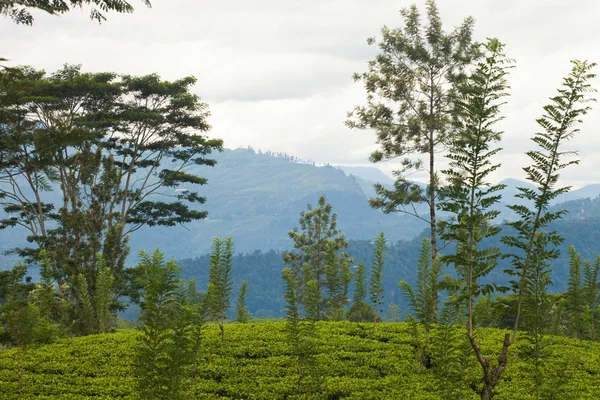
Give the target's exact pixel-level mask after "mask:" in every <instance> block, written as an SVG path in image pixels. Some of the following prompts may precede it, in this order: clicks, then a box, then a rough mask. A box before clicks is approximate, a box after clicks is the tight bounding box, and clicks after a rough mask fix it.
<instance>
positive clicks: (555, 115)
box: [502, 61, 595, 339]
mask: <svg viewBox="0 0 600 400" xmlns="http://www.w3.org/2000/svg"><path fill="white" fill-rule="evenodd" d="M572 64H573V67H572V69H571V73H570V74H569V75H568V76H567V77H566V78H564V80H563V87H562V88H560V89H559V90H558V95H556V96H554V97H552V98H551V99H550V104H548V105H546V106H544V114H543V115H542V117H541V118H539V119H538V120H537V123H538V125H540V127H541V128H542V129H543V130H544V131H543V132H536V133H535V135H534V137H533V138H532V141H533V142H534V143H535V144H536V145H537V146H538V150H530V151H528V152H527V153H526V154H527V155H528V156H529V158H530V159H531V161H532V164H531V165H529V166H527V167H525V168H524V169H523V170H524V171H525V173H526V174H527V180H528V181H530V182H532V183H533V184H535V185H536V186H537V188H536V189H528V188H519V193H518V194H517V196H516V197H518V198H520V199H526V200H528V201H530V202H532V203H533V207H532V208H530V207H528V206H526V205H523V204H516V205H512V206H509V208H510V209H511V210H513V211H514V212H515V213H516V214H517V215H518V216H519V220H518V221H515V222H511V223H509V224H508V225H509V226H511V227H513V228H514V229H515V230H516V232H517V233H516V235H513V236H505V237H503V238H502V242H503V243H504V244H506V245H507V246H509V247H512V248H513V249H514V250H515V252H514V253H513V254H511V256H510V257H511V259H512V264H513V269H512V270H507V271H506V272H507V273H509V274H511V275H512V276H515V277H516V278H517V279H516V280H514V281H512V282H511V283H512V288H513V291H514V292H515V293H517V294H518V296H519V300H518V304H517V312H516V319H515V325H514V330H513V339H514V338H515V337H516V331H517V329H518V327H519V322H520V316H521V304H522V302H523V299H524V296H525V293H526V292H527V291H528V289H527V285H528V279H527V278H528V275H529V269H530V267H531V262H532V254H533V252H534V249H536V248H537V252H538V255H537V256H536V257H535V258H536V260H535V261H536V262H546V261H549V260H553V259H556V258H557V257H558V250H557V249H556V246H558V245H559V244H560V243H561V242H562V241H563V238H562V237H561V236H560V235H559V234H558V233H557V232H556V231H549V232H544V235H543V240H544V242H545V243H544V244H543V245H541V244H540V243H538V241H539V240H541V239H540V237H539V236H538V235H537V233H538V232H541V231H543V230H544V229H545V228H546V227H547V226H548V224H549V223H551V222H552V221H556V220H558V219H560V218H561V217H562V216H563V215H564V213H565V211H564V210H553V211H549V210H548V206H549V204H550V201H551V200H553V199H556V198H557V197H558V196H559V195H561V194H563V193H566V192H568V191H569V189H570V188H569V187H560V188H557V187H556V185H557V182H558V178H559V172H561V171H563V170H564V169H565V168H566V167H568V166H570V165H573V164H576V163H578V161H577V160H570V161H565V160H564V158H565V157H568V156H569V155H571V154H572V152H569V151H563V150H562V146H563V145H564V142H565V141H568V140H569V139H571V138H573V137H574V135H575V134H576V133H577V132H578V131H579V129H578V128H575V126H576V124H578V123H580V122H581V117H582V116H583V115H585V114H587V113H588V112H589V111H590V109H591V108H590V107H589V106H587V105H586V103H588V102H589V101H590V99H589V98H588V94H589V93H590V92H594V91H595V90H594V89H593V88H592V87H591V85H590V84H589V83H588V81H589V80H590V79H592V78H594V77H595V75H594V74H593V73H591V72H590V71H591V69H592V68H594V67H595V64H594V63H589V62H587V61H573V62H572ZM548 246H552V247H550V248H548Z"/></svg>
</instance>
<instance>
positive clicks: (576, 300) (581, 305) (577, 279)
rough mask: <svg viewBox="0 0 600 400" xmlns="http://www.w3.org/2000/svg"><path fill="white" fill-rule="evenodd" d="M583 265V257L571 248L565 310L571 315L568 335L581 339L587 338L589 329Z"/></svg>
mask: <svg viewBox="0 0 600 400" xmlns="http://www.w3.org/2000/svg"><path fill="white" fill-rule="evenodd" d="M588 262H589V261H588ZM581 263H582V260H581V255H580V254H579V253H577V251H575V248H574V247H573V246H569V286H568V289H567V292H566V293H565V300H566V301H565V308H566V311H567V313H568V315H569V321H568V328H567V335H569V336H573V337H576V338H579V339H583V338H584V337H585V336H586V333H587V332H586V331H587V328H588V327H587V321H586V315H585V314H586V308H585V295H584V290H585V289H584V286H583V284H582V281H581V272H582V271H581Z"/></svg>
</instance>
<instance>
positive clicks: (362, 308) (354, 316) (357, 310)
mask: <svg viewBox="0 0 600 400" xmlns="http://www.w3.org/2000/svg"><path fill="white" fill-rule="evenodd" d="M346 319H347V320H348V321H352V322H371V321H381V317H379V314H377V313H376V312H375V311H373V307H371V305H370V304H368V303H365V302H364V301H359V302H358V303H352V305H351V306H350V308H349V309H348V311H347V312H346Z"/></svg>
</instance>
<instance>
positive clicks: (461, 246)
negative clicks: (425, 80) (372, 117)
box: [440, 39, 511, 399]
mask: <svg viewBox="0 0 600 400" xmlns="http://www.w3.org/2000/svg"><path fill="white" fill-rule="evenodd" d="M482 51H483V56H482V57H481V59H480V60H479V61H478V63H477V65H476V66H475V69H474V71H473V72H472V74H471V75H470V76H469V77H468V78H467V79H465V80H464V81H463V82H461V83H460V84H459V86H458V93H459V95H458V96H457V98H456V100H455V106H456V117H457V118H456V120H455V123H456V127H457V135H456V136H455V137H454V138H453V140H452V141H451V143H450V148H449V151H448V154H447V157H448V159H449V161H450V163H449V168H448V169H446V170H444V171H443V173H444V174H445V175H446V177H447V179H448V183H449V186H448V189H447V193H446V198H445V199H444V201H443V202H441V203H440V209H441V210H443V211H445V212H447V213H449V214H450V218H449V219H448V220H446V221H443V222H441V223H440V232H441V234H440V237H441V238H442V239H444V240H447V241H453V242H454V243H455V244H456V252H455V253H454V254H450V255H444V256H443V258H442V260H443V261H444V262H445V263H447V264H453V265H454V269H455V271H456V275H457V277H458V278H459V281H460V289H459V296H458V297H459V299H464V300H463V301H464V302H465V303H466V304H465V305H466V309H467V336H468V339H469V342H470V344H471V347H472V349H473V352H474V353H475V356H476V357H477V360H478V361H479V364H480V365H481V368H482V370H483V375H484V377H483V382H484V384H483V388H482V390H481V398H482V399H489V398H491V396H492V390H493V388H494V387H495V386H496V384H497V383H498V380H499V376H500V375H501V373H502V371H503V369H504V368H505V365H504V364H505V360H504V358H506V354H502V355H501V359H500V360H499V362H498V366H497V367H496V366H492V365H491V364H490V362H489V360H488V359H487V358H485V356H484V352H483V351H482V350H481V348H480V345H479V343H478V341H477V338H476V336H475V329H474V328H475V326H474V303H475V301H476V299H477V298H478V297H480V296H486V295H488V294H490V293H491V292H493V291H494V290H495V289H496V286H495V285H494V284H482V283H481V279H482V278H483V277H485V276H486V275H487V274H489V273H490V272H491V271H492V270H493V269H494V268H495V267H496V265H497V263H498V259H499V258H500V256H501V253H500V250H499V249H498V248H494V247H487V248H483V247H482V241H483V240H484V239H486V238H490V237H493V236H495V235H497V234H498V233H500V231H501V228H500V227H499V226H496V225H494V219H495V218H496V217H497V216H498V215H499V214H500V211H498V210H493V209H491V207H492V206H493V205H494V204H496V203H497V202H498V201H499V200H500V198H501V196H500V195H499V194H498V192H499V191H500V190H502V189H503V188H504V187H505V186H504V185H491V184H490V183H489V179H490V174H491V173H493V172H494V171H495V170H496V169H498V168H499V167H500V164H494V163H493V157H494V156H495V155H496V154H497V153H498V152H499V151H500V150H501V149H500V148H498V147H494V145H495V144H496V143H497V142H499V141H500V138H501V135H502V133H501V132H499V131H497V130H495V129H494V128H495V127H494V124H495V123H496V122H498V121H499V120H501V119H502V117H500V116H499V112H500V106H501V105H502V104H503V102H502V99H503V97H505V96H507V95H508V94H507V89H508V84H507V82H506V75H507V74H508V70H509V68H511V65H510V64H511V60H509V59H507V58H506V57H505V55H504V46H503V45H502V43H500V42H499V41H498V40H497V39H488V41H487V42H486V43H485V44H484V45H482Z"/></svg>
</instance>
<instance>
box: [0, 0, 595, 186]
mask: <svg viewBox="0 0 600 400" xmlns="http://www.w3.org/2000/svg"><path fill="white" fill-rule="evenodd" d="M152 3H153V7H152V8H146V7H145V6H144V5H143V4H142V2H141V1H138V2H136V1H135V0H132V4H133V5H134V6H135V7H136V10H135V12H134V13H133V14H125V15H123V14H116V13H109V14H107V17H108V21H106V22H104V23H103V24H98V23H97V22H93V21H90V20H89V18H88V11H87V10H76V11H74V12H71V13H68V14H65V15H62V16H51V15H47V14H45V13H43V12H33V14H34V17H35V22H34V25H33V26H24V25H15V24H14V23H13V22H12V21H11V20H9V19H7V18H3V17H0V56H1V57H4V58H7V59H9V60H10V62H9V65H23V64H25V65H32V66H34V67H36V68H39V69H45V70H46V71H48V72H53V71H55V70H57V69H59V68H60V67H61V66H62V65H63V64H65V63H69V64H82V65H83V69H84V70H85V71H89V72H100V71H114V72H118V73H123V74H134V75H142V74H148V73H155V72H156V73H158V74H159V75H160V76H161V77H162V78H164V79H169V80H173V79H177V78H181V77H183V76H188V75H193V76H195V77H196V78H197V79H198V82H197V84H196V85H195V86H194V88H193V91H194V92H195V93H196V94H198V95H199V96H200V97H201V98H202V100H203V101H205V102H207V103H208V104H209V108H210V110H211V116H210V117H209V123H210V124H211V125H212V130H211V131H210V132H209V133H208V135H209V136H211V137H217V138H222V139H224V141H225V147H227V148H237V147H240V146H243V147H246V146H252V147H253V148H255V149H262V150H271V151H276V152H286V153H288V154H291V155H294V156H296V157H300V158H303V159H311V160H313V161H315V162H317V163H330V164H334V165H354V166H376V167H378V168H380V169H381V170H382V171H384V172H385V173H387V174H390V173H391V171H393V170H395V169H398V162H397V161H394V160H392V161H387V162H384V163H379V164H371V163H370V162H369V161H368V157H369V154H370V153H371V152H372V151H374V150H376V149H377V147H378V146H377V144H376V143H375V134H374V133H373V132H372V131H361V130H350V129H349V128H347V127H346V126H345V125H344V121H345V120H346V114H347V112H348V111H350V110H352V109H353V108H354V107H355V106H357V105H363V104H365V102H366V100H365V99H366V96H365V90H364V88H363V86H362V84H361V83H360V82H354V81H353V79H352V74H353V73H355V72H364V71H366V69H367V62H368V61H369V60H371V59H373V58H374V57H375V56H376V54H377V48H376V46H369V45H367V43H366V39H367V38H369V37H375V38H378V37H380V35H379V33H380V30H381V28H382V26H384V25H386V26H388V27H390V28H394V27H400V26H402V18H401V16H400V13H399V10H400V9H401V8H404V7H407V6H409V5H410V4H412V3H413V1H405V0H397V1H390V0H343V1H342V0H318V1H317V0H304V1H299V0H286V1H281V0H278V1H275V0H254V1H247V0H245V1H242V0H229V1H214V0H213V1H207V0H152ZM416 4H417V5H418V6H419V8H420V9H421V10H422V11H423V12H424V4H425V2H424V0H418V1H417V2H416ZM438 7H439V10H440V14H441V17H442V21H443V24H444V28H445V30H446V31H450V30H452V28H453V27H454V26H456V25H459V24H460V23H461V22H462V20H463V19H464V18H465V17H467V16H473V17H474V18H475V20H476V24H475V39H476V40H479V41H483V40H485V38H486V37H497V38H499V39H500V40H501V41H502V42H504V43H505V44H506V54H507V56H508V57H510V58H513V59H515V60H516V68H515V69H513V70H512V72H511V75H510V77H509V84H510V86H511V97H509V98H508V99H507V101H508V103H507V104H506V105H505V106H504V108H503V115H504V116H505V119H504V120H503V121H502V122H501V123H500V124H499V125H498V127H499V129H501V130H503V131H504V135H503V140H502V143H501V147H503V149H504V150H503V151H502V152H501V153H500V154H499V156H498V157H497V158H496V161H497V162H500V163H502V167H501V168H500V169H499V170H497V171H496V174H495V176H493V180H495V181H498V180H501V179H503V178H508V177H511V178H517V179H523V178H524V173H523V172H522V168H523V167H524V166H526V165H527V164H528V159H527V157H526V156H525V155H524V154H523V153H524V151H526V150H528V149H530V148H532V143H531V142H530V140H529V138H530V137H531V135H532V134H533V133H534V132H536V131H538V130H539V129H538V127H537V124H536V122H535V120H536V118H538V117H539V116H541V114H542V107H543V106H544V105H545V104H547V99H548V97H550V96H552V95H554V94H555V93H556V88H557V87H558V86H559V85H560V83H561V81H562V78H563V77H564V76H566V75H567V74H568V72H569V71H570V63H569V60H572V59H587V60H590V61H595V62H600V1H597V0H579V1H577V2H575V3H572V2H568V1H564V0H527V1H518V0H477V1H476V0H438ZM596 72H598V73H600V68H598V71H596ZM595 85H596V86H597V87H600V78H599V79H596V80H595ZM592 107H594V109H593V110H592V112H590V113H589V114H588V115H586V116H585V117H584V123H583V124H582V126H581V132H580V133H579V134H577V136H576V137H575V138H574V139H573V140H571V141H570V142H569V143H568V145H567V147H568V149H567V148H565V150H577V151H578V155H579V158H580V159H581V163H580V164H579V165H577V166H574V167H570V168H569V170H568V171H565V172H564V173H563V174H562V175H561V182H562V183H563V184H568V185H573V186H574V187H581V186H584V185H586V184H590V183H600V173H599V171H600V132H599V129H600V128H599V127H600V104H597V105H594V104H592ZM440 161H441V162H440V164H439V166H440V168H443V165H444V160H443V158H442V159H441V160H440ZM412 178H413V179H416V180H420V179H423V178H424V175H419V174H417V175H413V176H412Z"/></svg>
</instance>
